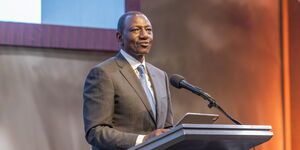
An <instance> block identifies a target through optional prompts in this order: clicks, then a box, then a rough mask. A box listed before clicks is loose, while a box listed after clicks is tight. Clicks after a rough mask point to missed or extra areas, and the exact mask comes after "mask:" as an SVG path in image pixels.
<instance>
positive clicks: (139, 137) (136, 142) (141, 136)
mask: <svg viewBox="0 0 300 150" xmlns="http://www.w3.org/2000/svg"><path fill="white" fill-rule="evenodd" d="M144 137H145V135H139V136H138V137H137V138H136V141H135V145H138V144H141V143H143V139H144Z"/></svg>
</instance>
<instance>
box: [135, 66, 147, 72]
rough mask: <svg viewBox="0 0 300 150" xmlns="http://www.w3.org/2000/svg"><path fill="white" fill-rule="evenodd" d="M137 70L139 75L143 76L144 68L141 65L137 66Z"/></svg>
mask: <svg viewBox="0 0 300 150" xmlns="http://www.w3.org/2000/svg"><path fill="white" fill-rule="evenodd" d="M137 70H138V71H139V73H140V74H145V68H144V66H143V65H139V66H138V67H137Z"/></svg>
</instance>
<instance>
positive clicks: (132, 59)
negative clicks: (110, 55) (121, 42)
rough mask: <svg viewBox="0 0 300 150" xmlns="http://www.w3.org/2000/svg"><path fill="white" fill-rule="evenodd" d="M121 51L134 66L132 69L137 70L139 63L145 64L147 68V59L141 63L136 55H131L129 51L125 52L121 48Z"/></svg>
mask: <svg viewBox="0 0 300 150" xmlns="http://www.w3.org/2000/svg"><path fill="white" fill-rule="evenodd" d="M120 53H121V54H122V55H123V56H124V57H125V59H126V60H127V61H128V63H129V64H130V66H131V67H132V69H134V70H135V69H136V68H137V67H138V66H139V65H143V66H144V68H146V63H145V59H144V60H143V62H142V63H141V62H140V61H138V60H136V59H135V58H134V57H132V56H131V55H129V54H128V53H127V52H125V51H124V50H122V49H121V50H120Z"/></svg>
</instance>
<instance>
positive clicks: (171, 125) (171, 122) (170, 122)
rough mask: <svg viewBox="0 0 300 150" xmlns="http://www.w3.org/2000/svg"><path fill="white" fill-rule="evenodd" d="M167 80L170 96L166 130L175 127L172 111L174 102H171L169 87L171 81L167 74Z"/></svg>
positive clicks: (168, 89) (169, 95)
mask: <svg viewBox="0 0 300 150" xmlns="http://www.w3.org/2000/svg"><path fill="white" fill-rule="evenodd" d="M165 79H166V90H167V95H168V110H167V119H166V122H165V125H164V128H171V127H173V124H174V123H173V110H172V102H171V94H170V87H169V79H168V75H167V74H166V73H165Z"/></svg>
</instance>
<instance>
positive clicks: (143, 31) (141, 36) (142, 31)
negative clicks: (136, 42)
mask: <svg viewBox="0 0 300 150" xmlns="http://www.w3.org/2000/svg"><path fill="white" fill-rule="evenodd" d="M140 38H144V39H147V38H149V33H148V32H147V30H146V29H142V30H141V32H140Z"/></svg>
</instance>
